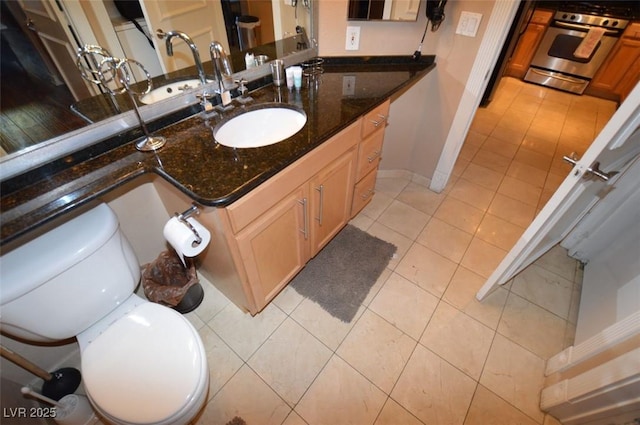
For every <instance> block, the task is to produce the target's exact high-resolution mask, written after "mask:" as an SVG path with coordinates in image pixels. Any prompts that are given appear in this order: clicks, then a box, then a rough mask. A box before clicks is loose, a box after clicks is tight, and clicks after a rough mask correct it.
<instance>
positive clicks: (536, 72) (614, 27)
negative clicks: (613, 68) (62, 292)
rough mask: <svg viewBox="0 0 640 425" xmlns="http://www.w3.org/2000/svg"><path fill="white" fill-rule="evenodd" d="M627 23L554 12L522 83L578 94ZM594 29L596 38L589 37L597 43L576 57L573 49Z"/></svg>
mask: <svg viewBox="0 0 640 425" xmlns="http://www.w3.org/2000/svg"><path fill="white" fill-rule="evenodd" d="M628 23H629V21H628V20H627V19H622V18H616V17H612V16H610V14H603V15H593V14H588V13H578V12H572V11H567V10H559V11H557V12H556V13H555V15H554V17H553V20H552V22H551V24H550V26H549V28H547V31H546V32H545V34H544V36H543V39H542V41H541V42H540V45H539V46H538V49H537V50H536V53H535V55H534V57H533V60H532V62H531V66H530V68H529V70H528V71H527V74H526V75H525V77H524V79H525V81H529V82H532V83H537V84H542V85H545V86H550V87H554V88H557V89H560V90H565V91H569V92H573V93H578V94H582V93H583V92H584V90H585V88H586V87H587V85H588V84H589V81H590V80H591V78H592V77H593V76H594V75H595V73H596V71H597V70H598V68H599V67H600V65H602V63H603V62H604V60H605V59H606V57H607V55H608V54H609V52H610V51H611V49H612V48H613V46H614V44H615V43H616V41H617V40H618V38H620V36H621V35H622V33H623V32H624V28H625V27H626V26H627V25H628ZM594 28H599V29H601V31H600V32H599V33H598V34H595V35H594V34H591V37H594V39H595V40H597V43H595V44H593V46H592V48H591V49H587V53H588V56H586V57H578V56H576V55H575V52H576V49H577V48H578V46H579V45H580V43H582V41H583V40H584V38H585V36H587V34H588V33H589V31H590V30H592V29H594Z"/></svg>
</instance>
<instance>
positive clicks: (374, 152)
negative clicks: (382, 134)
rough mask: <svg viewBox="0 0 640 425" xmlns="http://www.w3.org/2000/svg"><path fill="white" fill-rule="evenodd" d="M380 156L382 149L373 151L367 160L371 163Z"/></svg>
mask: <svg viewBox="0 0 640 425" xmlns="http://www.w3.org/2000/svg"><path fill="white" fill-rule="evenodd" d="M379 156H380V151H373V154H372V155H370V156H368V157H367V161H369V164H371V163H372V162H373V161H375V160H376V158H378V157H379Z"/></svg>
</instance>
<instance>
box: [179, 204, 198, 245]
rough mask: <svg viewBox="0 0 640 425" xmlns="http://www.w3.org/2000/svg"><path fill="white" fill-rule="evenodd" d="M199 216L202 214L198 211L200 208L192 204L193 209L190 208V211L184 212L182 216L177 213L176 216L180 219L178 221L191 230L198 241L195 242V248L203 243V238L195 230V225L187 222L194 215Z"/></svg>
mask: <svg viewBox="0 0 640 425" xmlns="http://www.w3.org/2000/svg"><path fill="white" fill-rule="evenodd" d="M198 214H200V210H199V209H198V206H197V205H196V204H192V205H191V207H189V209H187V210H186V211H183V212H182V213H180V214H178V213H175V216H176V218H177V219H178V221H179V222H180V223H182V224H184V225H185V226H187V227H188V228H189V230H191V231H192V232H193V234H194V236H195V237H196V240H195V241H193V246H198V245H200V244H201V243H202V236H200V234H199V233H198V231H197V230H196V229H195V227H193V225H192V224H191V223H189V222H188V221H187V218H189V217H191V216H192V215H198Z"/></svg>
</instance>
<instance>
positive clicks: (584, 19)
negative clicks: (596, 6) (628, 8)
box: [553, 10, 629, 30]
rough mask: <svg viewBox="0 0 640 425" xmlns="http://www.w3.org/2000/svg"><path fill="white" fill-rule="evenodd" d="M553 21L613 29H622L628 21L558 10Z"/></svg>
mask: <svg viewBox="0 0 640 425" xmlns="http://www.w3.org/2000/svg"><path fill="white" fill-rule="evenodd" d="M553 20H554V22H556V23H557V22H564V23H573V24H579V25H589V26H592V27H604V28H609V29H615V30H624V29H625V28H626V27H627V25H628V24H629V21H628V20H626V19H620V18H612V17H610V16H596V15H588V14H585V13H575V12H565V11H562V10H560V11H558V12H556V14H555V15H554V16H553Z"/></svg>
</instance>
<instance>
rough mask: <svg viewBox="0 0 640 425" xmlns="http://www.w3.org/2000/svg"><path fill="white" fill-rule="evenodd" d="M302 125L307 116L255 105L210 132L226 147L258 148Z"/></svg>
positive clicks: (283, 108)
mask: <svg viewBox="0 0 640 425" xmlns="http://www.w3.org/2000/svg"><path fill="white" fill-rule="evenodd" d="M306 122H307V114H305V112H304V111H303V110H302V109H299V108H296V107H294V106H292V105H287V104H280V103H272V104H267V105H256V106H255V107H252V108H251V109H250V110H249V111H247V112H243V113H241V114H240V115H236V116H235V117H232V118H229V119H228V120H224V121H222V122H221V123H220V124H218V125H217V126H216V128H215V129H214V133H213V137H214V138H215V139H216V141H217V142H218V143H220V144H221V145H223V146H228V147H230V148H258V147H262V146H268V145H273V144H275V143H278V142H281V141H283V140H285V139H288V138H289V137H291V136H293V135H294V134H296V133H297V132H298V131H300V129H302V127H304V125H305V123H306Z"/></svg>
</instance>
